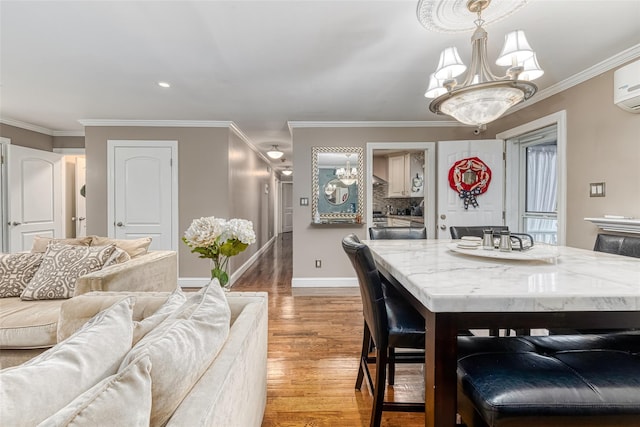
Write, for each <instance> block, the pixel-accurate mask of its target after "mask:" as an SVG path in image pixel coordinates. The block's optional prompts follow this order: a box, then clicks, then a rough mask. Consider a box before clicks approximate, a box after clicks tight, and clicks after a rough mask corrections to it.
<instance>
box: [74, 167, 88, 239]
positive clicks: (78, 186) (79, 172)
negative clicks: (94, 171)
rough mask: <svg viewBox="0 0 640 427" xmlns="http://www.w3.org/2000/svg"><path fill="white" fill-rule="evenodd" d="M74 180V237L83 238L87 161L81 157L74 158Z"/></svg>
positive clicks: (85, 219) (85, 223) (85, 215)
mask: <svg viewBox="0 0 640 427" xmlns="http://www.w3.org/2000/svg"><path fill="white" fill-rule="evenodd" d="M75 180H76V183H75V192H76V215H75V219H76V237H84V236H86V235H87V198H86V187H85V184H86V182H87V159H86V158H85V157H83V156H78V157H76V173H75Z"/></svg>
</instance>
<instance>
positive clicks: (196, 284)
mask: <svg viewBox="0 0 640 427" xmlns="http://www.w3.org/2000/svg"><path fill="white" fill-rule="evenodd" d="M275 240H276V238H275V236H274V237H272V238H271V239H269V241H268V242H267V243H266V244H265V245H264V246H262V247H261V248H260V249H259V250H258V252H256V253H255V254H253V255H252V256H251V258H249V259H248V260H246V261H245V262H244V263H243V264H242V265H241V266H240V267H239V268H238V269H237V270H236V271H234V272H233V273H232V274H231V277H230V278H229V282H231V286H233V283H234V282H235V281H236V280H237V279H238V278H239V277H240V276H241V275H242V273H244V272H245V271H247V269H248V268H249V267H251V265H252V264H253V263H254V262H256V261H257V260H258V257H259V256H260V255H262V254H263V253H264V251H266V250H267V248H268V247H269V246H270V245H272V244H273V242H275ZM210 281H211V279H210V278H208V277H179V278H178V285H180V287H183V288H201V287H203V286H204V285H206V284H207V283H209V282H210Z"/></svg>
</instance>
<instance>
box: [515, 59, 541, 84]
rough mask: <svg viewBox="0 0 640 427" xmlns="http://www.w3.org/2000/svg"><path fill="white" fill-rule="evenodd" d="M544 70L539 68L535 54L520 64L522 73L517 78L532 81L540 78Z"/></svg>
mask: <svg viewBox="0 0 640 427" xmlns="http://www.w3.org/2000/svg"><path fill="white" fill-rule="evenodd" d="M543 74H544V70H543V69H542V68H540V65H539V64H538V59H537V58H536V55H535V53H534V54H533V56H532V57H531V58H529V59H527V60H525V61H524V63H523V64H522V73H520V76H519V78H520V79H522V80H527V81H532V80H535V79H538V78H540V77H542V75H543Z"/></svg>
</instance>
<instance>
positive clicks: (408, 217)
mask: <svg viewBox="0 0 640 427" xmlns="http://www.w3.org/2000/svg"><path fill="white" fill-rule="evenodd" d="M385 217H386V218H391V219H403V220H405V221H412V222H419V223H421V224H424V217H422V216H412V215H385Z"/></svg>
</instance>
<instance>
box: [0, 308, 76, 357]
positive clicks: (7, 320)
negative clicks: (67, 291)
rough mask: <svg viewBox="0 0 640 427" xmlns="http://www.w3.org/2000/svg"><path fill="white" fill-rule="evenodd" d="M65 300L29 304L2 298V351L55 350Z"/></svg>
mask: <svg viewBox="0 0 640 427" xmlns="http://www.w3.org/2000/svg"><path fill="white" fill-rule="evenodd" d="M64 301H65V300H49V301H38V302H33V303H31V302H25V301H22V300H21V299H20V298H19V297H14V298H0V349H9V348H12V349H28V348H46V347H52V346H54V345H55V344H56V343H57V342H58V341H57V340H56V335H57V328H58V326H57V325H58V316H59V313H60V306H61V305H62V303H63V302H64Z"/></svg>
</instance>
